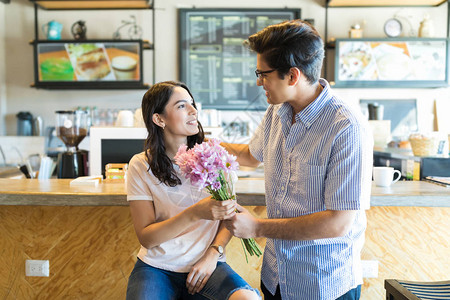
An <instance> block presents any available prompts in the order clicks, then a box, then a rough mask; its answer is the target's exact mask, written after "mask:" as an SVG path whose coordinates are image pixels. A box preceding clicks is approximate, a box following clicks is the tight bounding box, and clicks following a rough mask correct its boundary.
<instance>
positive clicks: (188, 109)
mask: <svg viewBox="0 0 450 300" xmlns="http://www.w3.org/2000/svg"><path fill="white" fill-rule="evenodd" d="M160 116H161V118H162V119H163V121H164V124H165V125H166V126H165V128H164V133H165V134H166V135H174V136H185V137H187V136H191V135H194V134H197V133H198V132H199V129H198V122H197V109H196V108H195V107H194V100H193V99H192V97H191V95H189V93H188V91H186V90H185V89H184V88H182V87H179V86H177V87H175V88H174V89H173V93H172V96H170V98H169V102H167V105H166V107H165V108H164V112H163V113H162V114H160Z"/></svg>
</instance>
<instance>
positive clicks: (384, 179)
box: [373, 167, 402, 187]
mask: <svg viewBox="0 0 450 300" xmlns="http://www.w3.org/2000/svg"><path fill="white" fill-rule="evenodd" d="M394 174H397V177H396V178H395V179H394ZM400 177H402V173H401V172H400V171H399V170H394V168H392V167H373V180H374V181H375V184H376V185H377V186H385V187H386V186H390V185H391V184H394V183H396V182H397V181H398V180H399V179H400Z"/></svg>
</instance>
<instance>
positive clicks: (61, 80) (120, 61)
mask: <svg viewBox="0 0 450 300" xmlns="http://www.w3.org/2000/svg"><path fill="white" fill-rule="evenodd" d="M33 46H34V63H35V68H34V71H35V72H34V77H35V83H34V86H35V87H37V88H48V89H140V88H145V87H146V86H145V85H144V84H143V76H142V41H141V40H126V41H123V40H89V41H72V40H70V41H65V40H57V41H50V40H48V41H47V40H46V41H38V42H34V43H33Z"/></svg>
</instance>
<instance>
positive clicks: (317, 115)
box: [249, 79, 373, 300]
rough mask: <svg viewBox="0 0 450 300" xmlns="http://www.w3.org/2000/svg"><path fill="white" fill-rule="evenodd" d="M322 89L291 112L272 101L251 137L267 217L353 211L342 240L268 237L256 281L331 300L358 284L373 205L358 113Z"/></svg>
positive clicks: (365, 137) (368, 149)
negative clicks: (261, 169)
mask: <svg viewBox="0 0 450 300" xmlns="http://www.w3.org/2000/svg"><path fill="white" fill-rule="evenodd" d="M320 84H321V85H322V86H323V87H324V89H323V91H322V93H321V94H320V95H319V96H318V98H317V99H315V100H314V101H313V102H312V103H310V104H309V105H308V106H307V107H306V108H305V109H303V110H302V111H300V112H299V113H298V114H296V115H295V123H294V124H292V115H293V111H292V107H291V106H290V105H289V104H288V103H283V104H279V105H270V106H269V107H268V109H267V111H266V114H265V116H264V118H263V120H262V122H261V124H260V125H259V127H258V129H257V130H256V132H255V135H254V136H253V137H252V140H251V141H250V145H249V146H250V152H251V153H252V155H253V156H254V157H255V158H256V159H258V160H259V161H262V162H264V173H265V183H266V186H265V192H266V202H267V203H266V204H267V215H268V217H269V218H293V217H298V216H302V215H307V214H312V213H315V212H320V211H323V210H326V209H328V210H357V211H358V212H357V214H356V217H355V220H354V224H353V225H352V227H351V229H350V231H349V232H348V233H347V234H346V235H345V236H344V237H337V238H325V239H317V240H301V241H290V240H280V239H267V245H266V249H265V252H264V259H263V266H262V271H261V280H262V281H263V283H264V285H265V286H266V287H267V288H268V290H269V291H270V292H272V293H275V290H276V286H277V285H278V284H280V289H281V295H282V298H283V299H295V300H299V299H308V300H314V299H336V298H337V297H339V296H341V295H343V294H345V293H346V292H347V291H349V290H350V289H352V288H354V287H356V286H357V285H359V284H361V283H362V270H361V258H360V256H361V249H362V246H363V244H364V232H365V229H366V215H365V209H368V208H369V207H370V187H371V170H372V160H373V152H372V151H373V138H372V133H371V131H370V129H369V126H368V122H367V121H366V120H364V118H363V117H362V114H361V113H360V112H358V111H356V110H355V111H354V110H353V109H352V108H350V107H349V105H348V104H346V103H345V102H343V101H341V100H339V99H337V98H336V97H334V96H332V95H331V90H330V87H329V85H328V82H326V81H325V80H324V79H320Z"/></svg>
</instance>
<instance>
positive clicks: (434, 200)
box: [0, 178, 450, 207]
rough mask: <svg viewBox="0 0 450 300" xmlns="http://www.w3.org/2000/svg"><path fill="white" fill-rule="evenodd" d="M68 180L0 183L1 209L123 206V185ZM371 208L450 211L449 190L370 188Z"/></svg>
mask: <svg viewBox="0 0 450 300" xmlns="http://www.w3.org/2000/svg"><path fill="white" fill-rule="evenodd" d="M70 181H71V179H49V180H38V179H19V180H18V179H0V205H50V206H124V205H128V203H127V201H126V191H125V184H124V183H111V182H108V183H102V184H99V185H98V186H97V187H89V186H77V187H70ZM236 191H237V196H238V201H239V203H240V204H241V205H249V206H265V199H264V194H265V192H264V180H263V179H259V178H258V179H254V178H250V179H240V180H239V181H238V183H237V185H236ZM371 206H420V207H450V188H445V187H442V186H439V185H436V184H432V183H428V182H423V181H400V182H397V183H396V184H394V185H392V186H391V187H387V188H382V187H377V186H375V185H373V186H372V196H371Z"/></svg>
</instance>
